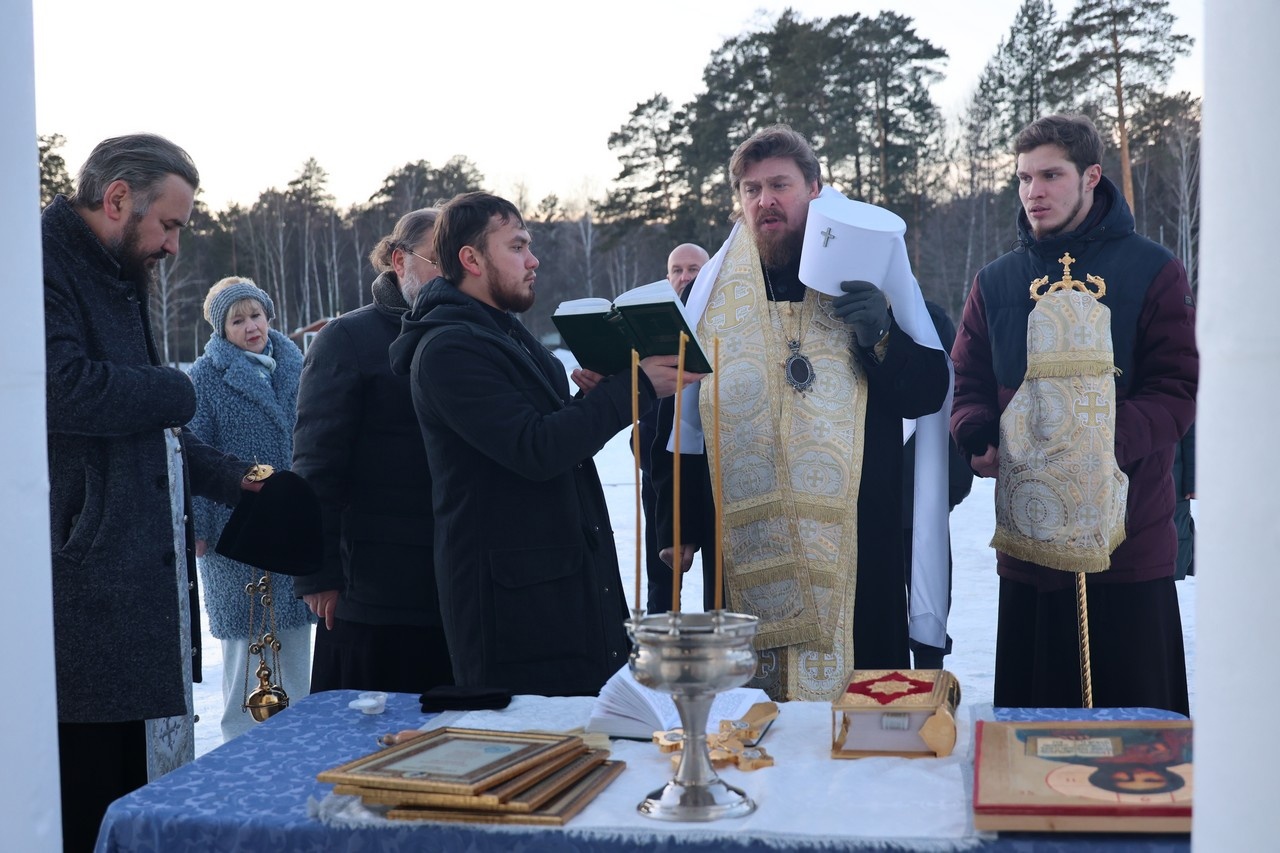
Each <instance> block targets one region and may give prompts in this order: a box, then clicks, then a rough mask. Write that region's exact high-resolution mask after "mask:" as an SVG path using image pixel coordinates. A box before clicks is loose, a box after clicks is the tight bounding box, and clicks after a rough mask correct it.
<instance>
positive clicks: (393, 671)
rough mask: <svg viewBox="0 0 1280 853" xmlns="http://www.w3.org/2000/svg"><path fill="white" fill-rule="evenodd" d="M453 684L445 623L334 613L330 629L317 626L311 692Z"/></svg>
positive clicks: (410, 690) (413, 688)
mask: <svg viewBox="0 0 1280 853" xmlns="http://www.w3.org/2000/svg"><path fill="white" fill-rule="evenodd" d="M441 684H453V666H452V664H451V663H450V661H449V647H448V644H447V643H446V642H445V638H444V629H443V628H440V627H438V626H419V625H370V624H367V623H364V622H350V621H347V620H344V619H335V620H334V623H333V630H332V631H331V630H329V629H327V628H325V626H324V623H323V622H321V623H320V624H319V625H318V626H316V646H315V651H314V652H313V654H312V661H311V692H312V693H319V692H320V691H322V690H382V691H385V692H388V693H413V694H420V693H425V692H427V691H428V690H430V689H431V688H432V687H438V686H439V685H441Z"/></svg>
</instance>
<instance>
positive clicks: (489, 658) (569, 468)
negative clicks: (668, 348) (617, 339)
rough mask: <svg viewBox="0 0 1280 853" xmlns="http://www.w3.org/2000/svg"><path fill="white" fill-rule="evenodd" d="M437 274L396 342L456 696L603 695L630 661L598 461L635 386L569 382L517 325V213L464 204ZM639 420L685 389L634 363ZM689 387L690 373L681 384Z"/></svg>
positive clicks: (449, 219) (521, 274) (529, 290)
mask: <svg viewBox="0 0 1280 853" xmlns="http://www.w3.org/2000/svg"><path fill="white" fill-rule="evenodd" d="M434 248H435V257H436V259H437V261H438V263H439V265H440V273H441V276H442V278H437V279H435V280H434V281H432V282H430V283H428V284H427V286H426V289H425V290H424V291H423V292H422V293H421V294H419V297H418V299H417V302H416V303H415V304H414V307H413V310H412V311H411V312H410V314H409V315H408V316H407V317H406V318H405V320H404V325H403V331H402V333H401V335H400V337H399V338H398V339H397V340H396V342H395V343H394V344H393V345H392V348H391V357H392V364H393V366H394V367H395V369H396V370H397V371H399V372H408V373H409V376H410V382H411V387H412V391H413V404H414V409H415V410H416V412H417V415H418V423H419V425H420V426H421V428H422V436H423V440H424V441H425V443H426V448H427V461H428V464H429V465H430V467H431V476H432V480H433V482H434V490H433V505H434V510H435V522H436V523H435V537H436V538H435V555H436V560H435V563H436V584H437V587H438V589H439V593H440V609H441V615H442V616H443V619H444V629H445V636H446V638H447V640H448V643H449V652H450V654H451V656H452V658H453V674H454V678H455V680H456V682H457V684H458V685H459V686H461V687H492V688H505V689H507V690H510V691H512V692H513V693H534V694H542V695H552V696H554V695H594V694H595V693H597V692H598V691H599V689H600V687H601V686H602V685H603V684H604V682H605V681H606V680H607V679H608V678H609V676H610V675H612V674H613V673H614V672H616V671H617V670H618V668H619V667H621V666H622V665H623V664H625V663H626V659H627V653H628V643H627V636H626V632H625V630H624V628H623V620H624V619H625V618H626V615H627V605H626V599H625V597H624V595H623V589H622V581H621V578H620V577H619V574H618V558H617V551H616V549H615V547H614V542H613V531H612V528H611V526H610V524H609V513H608V508H607V506H606V504H605V498H604V491H603V489H602V488H601V485H600V478H599V477H598V476H597V474H596V470H595V465H594V464H593V463H592V461H591V457H592V456H593V455H595V453H596V452H597V451H599V450H600V448H601V447H603V446H604V444H605V442H607V441H608V440H609V439H610V438H611V437H612V436H613V435H614V434H616V433H617V432H618V431H619V430H621V429H623V428H624V427H626V426H627V425H628V424H629V423H630V422H631V395H632V388H631V382H630V377H629V376H628V375H626V374H625V373H624V374H619V375H617V376H608V377H605V376H600V375H599V374H592V373H589V372H578V373H575V378H577V379H579V380H580V381H579V384H580V385H582V386H583V387H584V389H586V393H585V394H583V395H582V396H580V397H577V398H575V397H573V396H571V394H570V392H569V383H568V380H567V378H566V376H565V371H564V367H563V365H562V364H561V363H560V362H559V361H558V360H557V359H556V358H555V357H554V356H553V355H552V354H551V353H550V352H549V351H548V350H547V349H546V348H545V347H543V346H542V345H541V344H539V343H538V341H537V339H535V338H534V337H533V336H532V335H531V334H530V333H529V331H528V330H527V329H526V328H525V327H524V325H523V324H521V323H520V321H519V320H518V319H516V317H515V314H517V313H519V312H522V311H527V310H528V309H529V308H530V307H531V306H532V305H533V300H534V282H535V280H536V278H537V268H538V259H537V258H536V257H534V255H533V252H532V251H531V250H530V238H529V232H528V230H527V229H526V228H525V224H524V220H523V219H522V218H521V216H520V212H519V211H518V210H517V209H516V208H515V206H514V205H512V204H511V203H510V202H508V201H506V200H504V199H501V198H498V197H496V196H493V195H489V194H487V193H466V194H463V195H460V196H458V197H456V198H454V199H453V200H451V201H450V202H449V203H448V204H446V205H445V206H444V207H443V208H442V209H441V212H440V217H439V219H438V220H437V221H436V233H435V241H434ZM640 366H641V374H640V380H639V388H638V389H637V393H638V394H639V395H640V405H641V410H642V411H644V410H647V409H648V408H649V406H651V405H652V404H653V401H654V400H655V399H656V398H658V397H662V396H669V395H671V394H673V393H674V392H675V390H676V368H675V358H674V357H673V356H672V357H662V356H658V357H653V358H648V359H644V360H643V361H642V362H641V363H640ZM687 378H688V380H689V381H693V379H696V378H697V377H696V375H690V376H689V377H687Z"/></svg>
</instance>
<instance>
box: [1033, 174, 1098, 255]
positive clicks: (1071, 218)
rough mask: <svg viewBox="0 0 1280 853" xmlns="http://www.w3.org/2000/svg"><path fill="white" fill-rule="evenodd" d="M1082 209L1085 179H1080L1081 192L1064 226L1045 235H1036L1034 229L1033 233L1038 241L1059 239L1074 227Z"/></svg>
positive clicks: (1064, 221) (1046, 232)
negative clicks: (1073, 224) (1072, 224)
mask: <svg viewBox="0 0 1280 853" xmlns="http://www.w3.org/2000/svg"><path fill="white" fill-rule="evenodd" d="M1082 207H1084V178H1081V179H1080V192H1079V194H1078V195H1077V196H1076V203H1075V206H1074V207H1072V208H1071V212H1070V213H1068V214H1067V218H1066V219H1064V220H1062V224H1061V225H1059V226H1058V227H1057V228H1055V229H1053V230H1052V231H1045V232H1044V233H1043V234H1036V233H1035V229H1034V228H1033V229H1032V232H1031V233H1032V234H1033V235H1034V236H1035V238H1036V239H1037V240H1047V239H1049V238H1050V237H1058V236H1060V235H1062V234H1065V233H1066V232H1067V229H1068V228H1071V227H1072V226H1071V223H1072V222H1074V221H1075V218H1076V217H1077V216H1079V215H1080V208H1082ZM1030 218H1031V217H1027V219H1028V220H1030Z"/></svg>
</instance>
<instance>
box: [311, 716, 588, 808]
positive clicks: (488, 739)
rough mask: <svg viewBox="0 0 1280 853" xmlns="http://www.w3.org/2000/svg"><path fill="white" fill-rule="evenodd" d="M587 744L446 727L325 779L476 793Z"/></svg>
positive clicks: (557, 737)
mask: <svg viewBox="0 0 1280 853" xmlns="http://www.w3.org/2000/svg"><path fill="white" fill-rule="evenodd" d="M582 748H583V743H582V738H580V737H577V736H576V735H556V734H543V733H534V732H496V731H484V730H481V729H455V728H442V729H434V730H432V731H429V732H427V733H426V734H424V735H423V736H422V737H416V738H412V739H411V740H408V741H406V742H405V743H402V744H399V745H397V746H393V747H389V748H387V749H382V750H379V751H378V752H376V753H373V754H371V755H366V756H364V757H362V758H357V759H356V760H355V761H349V762H347V763H346V764H343V765H341V766H339V767H335V768H333V769H332V770H325V771H324V772H322V773H320V774H318V775H317V776H316V778H317V779H318V780H319V781H321V782H328V783H332V784H341V785H358V786H361V787H365V788H390V789H396V790H400V791H433V792H438V793H446V794H470V795H475V794H476V793H478V792H480V791H484V790H486V789H488V788H492V787H494V786H495V785H498V784H501V783H502V782H505V781H506V780H508V779H511V778H512V777H514V776H518V775H520V774H521V773H524V772H526V771H528V770H529V769H531V768H533V767H535V766H536V765H539V764H541V763H543V762H547V761H551V760H552V759H554V758H556V757H558V756H560V755H562V754H564V753H566V752H578V751H581V750H582Z"/></svg>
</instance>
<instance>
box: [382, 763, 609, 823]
mask: <svg viewBox="0 0 1280 853" xmlns="http://www.w3.org/2000/svg"><path fill="white" fill-rule="evenodd" d="M624 769H626V764H625V763H624V762H621V761H603V762H601V763H600V764H597V765H595V766H594V767H592V768H591V769H590V770H588V771H587V773H586V775H584V776H581V777H580V778H578V779H577V780H576V781H575V782H574V783H573V784H571V785H570V786H569V787H568V788H565V789H564V790H562V791H561V792H560V793H559V794H557V795H556V796H555V797H553V798H552V799H551V800H549V801H548V802H547V803H546V804H545V805H543V806H541V807H539V808H537V809H534V810H532V811H528V812H497V811H468V810H465V809H433V808H425V807H416V808H415V807H413V806H402V807H399V808H393V809H390V810H388V811H387V813H386V817H388V818H390V819H392V820H441V821H454V822H459V823H507V824H541V825H544V826H564V825H565V824H566V823H568V822H569V820H570V819H571V818H573V816H574V815H576V814H578V813H579V812H580V811H582V810H583V809H584V808H586V807H587V804H588V803H590V802H591V801H592V800H594V799H595V798H596V795H597V794H599V793H600V792H601V791H603V790H604V789H605V788H607V787H608V786H609V783H610V782H612V781H613V780H614V779H616V778H618V774H620V773H621V772H622V771H623V770H624Z"/></svg>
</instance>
